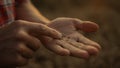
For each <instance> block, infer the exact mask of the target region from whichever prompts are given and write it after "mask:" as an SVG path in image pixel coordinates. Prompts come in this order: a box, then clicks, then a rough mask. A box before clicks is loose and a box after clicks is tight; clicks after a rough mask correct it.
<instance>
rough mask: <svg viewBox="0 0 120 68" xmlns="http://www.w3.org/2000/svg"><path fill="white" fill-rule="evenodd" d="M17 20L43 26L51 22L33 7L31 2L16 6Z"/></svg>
mask: <svg viewBox="0 0 120 68" xmlns="http://www.w3.org/2000/svg"><path fill="white" fill-rule="evenodd" d="M16 19H22V20H27V21H31V22H38V23H43V24H48V23H49V22H50V21H49V20H48V19H47V18H46V17H44V16H43V15H42V14H41V13H40V12H39V11H38V10H37V9H36V8H35V7H34V6H33V5H32V3H31V2H30V0H28V1H27V2H23V3H22V4H18V5H17V6H16Z"/></svg>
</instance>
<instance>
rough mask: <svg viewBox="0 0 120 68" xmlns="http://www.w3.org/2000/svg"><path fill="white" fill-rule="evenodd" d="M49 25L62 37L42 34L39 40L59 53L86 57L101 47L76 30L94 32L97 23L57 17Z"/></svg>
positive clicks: (95, 52) (94, 53)
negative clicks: (56, 37)
mask: <svg viewBox="0 0 120 68" xmlns="http://www.w3.org/2000/svg"><path fill="white" fill-rule="evenodd" d="M49 26H50V27H52V28H54V29H56V30H58V31H59V32H61V33H62V34H63V37H62V39H59V40H58V39H52V38H50V37H45V36H44V37H42V40H41V41H42V43H43V44H44V46H45V47H46V48H48V49H50V50H51V51H53V52H55V53H57V54H59V55H71V56H74V57H80V58H84V59H87V58H89V57H90V56H91V55H96V54H97V53H98V52H99V50H100V48H101V47H100V45H99V44H97V43H96V42H94V41H91V40H89V39H88V38H86V37H85V36H83V35H82V34H81V33H80V32H79V31H78V30H81V31H84V32H95V31H97V29H98V25H97V24H95V23H92V22H90V21H81V20H79V19H75V18H57V19H55V20H53V21H52V22H51V23H50V24H49Z"/></svg>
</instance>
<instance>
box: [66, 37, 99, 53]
mask: <svg viewBox="0 0 120 68" xmlns="http://www.w3.org/2000/svg"><path fill="white" fill-rule="evenodd" d="M67 42H68V43H69V44H71V45H73V46H75V47H77V48H79V49H82V50H85V51H87V52H88V53H89V55H97V54H98V52H99V50H98V49H97V48H96V47H93V46H90V45H85V44H83V43H80V42H77V41H75V40H72V39H69V40H67Z"/></svg>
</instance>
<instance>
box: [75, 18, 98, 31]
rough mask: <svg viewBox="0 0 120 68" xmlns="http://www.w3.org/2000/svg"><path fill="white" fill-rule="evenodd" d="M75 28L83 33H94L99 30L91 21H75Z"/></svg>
mask: <svg viewBox="0 0 120 68" xmlns="http://www.w3.org/2000/svg"><path fill="white" fill-rule="evenodd" d="M74 24H75V27H76V28H77V29H79V30H81V31H83V32H96V31H97V30H98V29H99V26H98V25H97V24H96V23H94V22H91V21H81V20H79V19H76V20H75V21H74Z"/></svg>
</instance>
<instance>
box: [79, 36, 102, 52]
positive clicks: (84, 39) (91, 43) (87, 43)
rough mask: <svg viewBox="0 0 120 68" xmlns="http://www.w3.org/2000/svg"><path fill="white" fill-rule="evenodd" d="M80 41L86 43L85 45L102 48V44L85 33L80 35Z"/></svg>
mask: <svg viewBox="0 0 120 68" xmlns="http://www.w3.org/2000/svg"><path fill="white" fill-rule="evenodd" d="M78 42H81V43H84V44H85V45H90V46H93V47H96V48H97V49H98V50H101V46H100V45H99V44H98V43H96V42H94V41H92V40H90V39H88V38H86V37H85V36H83V35H79V36H78Z"/></svg>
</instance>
